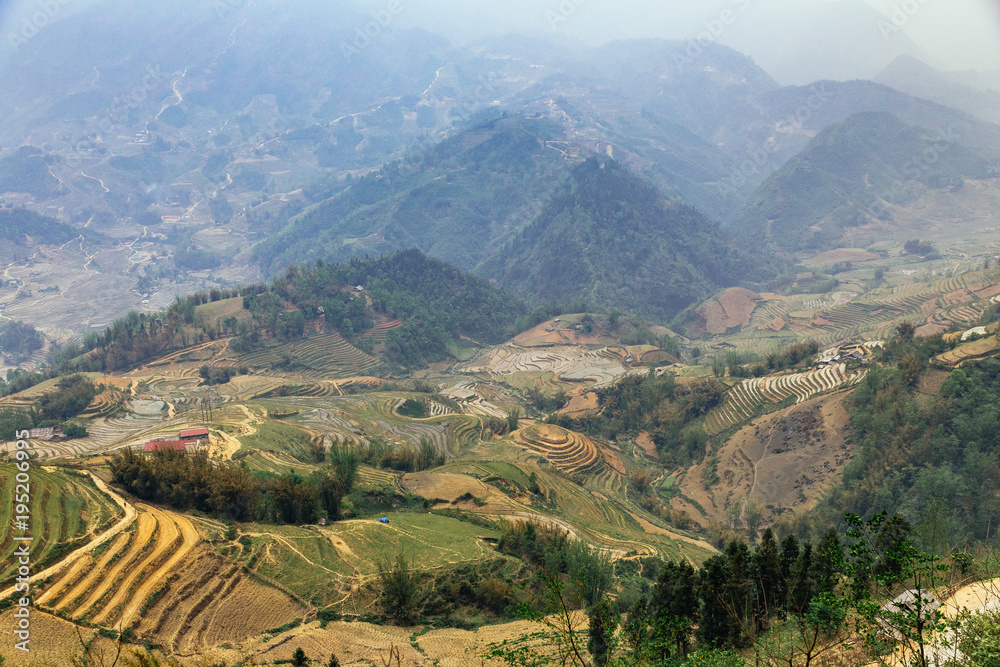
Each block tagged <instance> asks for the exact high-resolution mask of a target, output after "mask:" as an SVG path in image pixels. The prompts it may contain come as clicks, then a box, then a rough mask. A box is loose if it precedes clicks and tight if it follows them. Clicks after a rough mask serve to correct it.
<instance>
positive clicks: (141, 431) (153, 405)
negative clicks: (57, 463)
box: [35, 399, 166, 459]
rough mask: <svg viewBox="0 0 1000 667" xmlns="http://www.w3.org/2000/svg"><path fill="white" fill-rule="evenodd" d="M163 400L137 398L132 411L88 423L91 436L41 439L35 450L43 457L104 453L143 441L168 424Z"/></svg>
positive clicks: (132, 402) (132, 405)
mask: <svg viewBox="0 0 1000 667" xmlns="http://www.w3.org/2000/svg"><path fill="white" fill-rule="evenodd" d="M165 407H166V404H165V403H163V402H162V401H146V400H138V399H133V400H132V401H131V411H130V412H127V413H125V414H120V415H117V416H115V417H107V418H98V419H95V420H93V421H90V422H87V424H86V426H87V436H86V437H83V438H76V439H73V440H65V441H62V442H39V443H37V445H36V447H35V450H36V451H37V452H38V456H39V458H42V459H49V458H58V457H73V456H86V455H88V454H95V453H98V452H103V451H106V450H108V449H111V448H113V447H115V446H118V445H120V444H122V443H125V442H128V441H132V442H141V441H142V440H143V439H145V437H146V436H148V435H150V434H153V433H156V432H157V431H159V430H161V429H162V428H163V425H164V415H163V410H164V408H165Z"/></svg>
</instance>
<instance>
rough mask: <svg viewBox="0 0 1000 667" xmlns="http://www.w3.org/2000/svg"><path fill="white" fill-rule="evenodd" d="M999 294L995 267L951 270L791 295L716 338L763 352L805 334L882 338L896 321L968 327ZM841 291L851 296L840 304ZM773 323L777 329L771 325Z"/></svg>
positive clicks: (825, 339)
mask: <svg viewBox="0 0 1000 667" xmlns="http://www.w3.org/2000/svg"><path fill="white" fill-rule="evenodd" d="M998 294H1000V270H998V269H988V270H985V271H983V270H973V271H967V272H966V273H957V274H956V273H952V275H948V276H944V277H939V278H936V279H934V280H930V281H926V282H911V283H907V284H904V285H899V286H895V287H883V288H879V289H876V290H873V291H870V292H867V293H865V294H857V293H851V292H842V293H836V294H834V295H822V296H816V295H797V296H792V297H789V298H787V299H785V300H781V301H769V302H766V303H763V304H761V305H759V306H758V307H757V309H756V310H755V311H754V313H753V316H752V318H751V321H750V325H749V326H748V327H746V328H745V329H744V330H743V331H741V332H739V333H736V334H732V335H729V336H722V337H720V338H719V339H718V340H721V341H725V342H728V343H730V344H732V345H735V346H736V347H737V348H739V349H741V350H745V351H748V352H756V353H759V354H763V353H765V352H768V351H771V350H774V349H776V348H780V347H785V346H787V345H788V344H790V343H791V342H794V340H795V338H797V337H809V338H812V339H814V340H816V341H817V342H818V343H819V344H820V345H821V346H822V347H831V346H833V345H836V344H839V343H843V342H845V341H849V340H879V339H884V338H886V337H887V336H888V335H890V334H891V332H892V331H893V330H894V329H895V327H896V325H897V324H899V323H900V322H902V321H904V320H905V321H909V322H912V323H914V324H916V325H917V326H920V325H922V324H937V325H940V326H941V327H942V328H952V327H955V326H974V325H975V324H977V323H978V321H979V318H980V317H981V315H982V313H983V311H984V309H985V308H986V307H987V306H988V304H989V302H990V299H992V298H996V296H997V295H998ZM844 295H850V296H851V299H850V301H848V302H844V298H843V296H844ZM775 322H778V324H779V325H780V326H777V329H778V330H775V328H774V326H772V325H774V323H775Z"/></svg>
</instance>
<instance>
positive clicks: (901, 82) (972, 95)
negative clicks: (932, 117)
mask: <svg viewBox="0 0 1000 667" xmlns="http://www.w3.org/2000/svg"><path fill="white" fill-rule="evenodd" d="M963 74H964V73H961V72H941V71H939V70H936V69H934V68H933V67H931V66H930V65H926V64H924V63H923V62H921V61H919V60H917V59H916V58H911V57H907V56H900V57H899V58H897V59H896V60H894V61H892V63H890V64H889V66H888V67H886V68H885V69H884V70H882V71H881V72H880V73H879V74H878V75H877V76H876V77H875V79H874V80H875V81H877V82H878V83H882V84H885V85H887V86H891V87H892V88H895V89H896V90H901V91H903V92H904V93H907V94H908V95H913V96H914V97H922V98H924V99H927V100H932V101H934V102H937V103H938V104H944V105H947V106H950V107H954V108H956V109H961V110H962V111H965V112H966V113H968V114H971V115H973V116H977V117H978V118H981V119H983V120H987V121H990V122H991V123H1000V85H997V86H996V87H995V88H994V89H993V90H983V89H981V88H975V87H973V86H971V85H968V84H967V83H966V80H967V79H968V77H967V76H963Z"/></svg>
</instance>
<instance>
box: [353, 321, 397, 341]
mask: <svg viewBox="0 0 1000 667" xmlns="http://www.w3.org/2000/svg"><path fill="white" fill-rule="evenodd" d="M401 326H403V320H392V321H391V322H385V323H383V324H376V325H375V327H374V328H372V330H371V331H369V332H367V333H366V334H364V335H363V336H362V338H367V339H370V340H371V341H372V342H374V343H375V344H376V345H384V344H385V339H386V337H387V336H388V335H389V332H390V331H392V330H393V329H397V328H399V327H401Z"/></svg>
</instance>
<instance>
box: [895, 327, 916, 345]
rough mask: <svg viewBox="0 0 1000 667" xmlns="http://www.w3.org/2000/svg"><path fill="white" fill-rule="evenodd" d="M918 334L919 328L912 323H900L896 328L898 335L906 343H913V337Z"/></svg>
mask: <svg viewBox="0 0 1000 667" xmlns="http://www.w3.org/2000/svg"><path fill="white" fill-rule="evenodd" d="M916 333H917V328H916V327H915V326H913V323H912V322H900V323H899V324H898V325H897V326H896V335H897V336H899V339H900V340H901V341H903V342H904V343H912V342H913V337H914V336H915V335H916Z"/></svg>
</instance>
